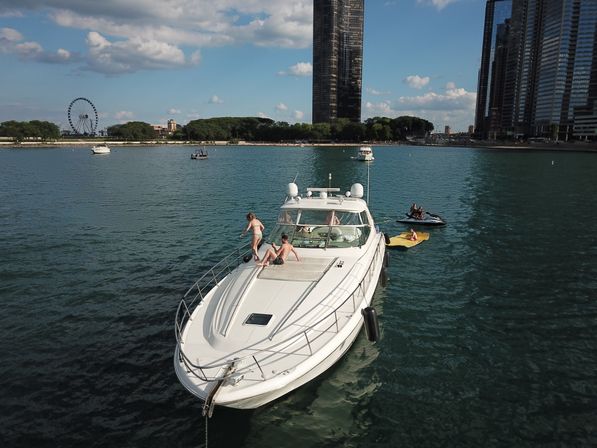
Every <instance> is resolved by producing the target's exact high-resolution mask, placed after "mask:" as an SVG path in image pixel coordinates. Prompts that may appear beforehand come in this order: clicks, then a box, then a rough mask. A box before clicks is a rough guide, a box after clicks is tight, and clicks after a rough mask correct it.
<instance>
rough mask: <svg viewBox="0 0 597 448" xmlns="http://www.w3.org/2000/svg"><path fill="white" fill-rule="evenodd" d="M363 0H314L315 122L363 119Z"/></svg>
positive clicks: (358, 120) (356, 120) (357, 120)
mask: <svg viewBox="0 0 597 448" xmlns="http://www.w3.org/2000/svg"><path fill="white" fill-rule="evenodd" d="M363 18H364V0H314V1H313V123H330V122H332V121H334V120H336V119H337V118H348V119H350V120H351V121H355V122H360V121H361V92H362V70H363Z"/></svg>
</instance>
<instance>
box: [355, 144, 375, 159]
mask: <svg viewBox="0 0 597 448" xmlns="http://www.w3.org/2000/svg"><path fill="white" fill-rule="evenodd" d="M356 160H359V161H361V162H372V161H373V160H375V157H373V150H372V149H371V147H370V146H361V147H360V148H359V153H358V154H357V157H356Z"/></svg>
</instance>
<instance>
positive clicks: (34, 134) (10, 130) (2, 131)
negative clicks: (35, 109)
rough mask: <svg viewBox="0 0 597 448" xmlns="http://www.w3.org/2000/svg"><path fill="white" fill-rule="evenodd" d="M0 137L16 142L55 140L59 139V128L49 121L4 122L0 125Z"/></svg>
mask: <svg viewBox="0 0 597 448" xmlns="http://www.w3.org/2000/svg"><path fill="white" fill-rule="evenodd" d="M0 137H12V138H14V139H15V140H17V141H21V140H24V139H26V138H41V139H42V140H50V139H57V138H60V128H58V126H56V125H55V124H54V123H50V122H49V121H39V120H33V121H14V120H13V121H5V122H3V123H0Z"/></svg>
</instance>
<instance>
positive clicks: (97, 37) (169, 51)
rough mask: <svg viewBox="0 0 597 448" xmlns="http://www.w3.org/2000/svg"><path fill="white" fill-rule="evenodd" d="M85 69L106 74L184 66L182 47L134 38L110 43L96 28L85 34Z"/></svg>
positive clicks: (185, 61)
mask: <svg viewBox="0 0 597 448" xmlns="http://www.w3.org/2000/svg"><path fill="white" fill-rule="evenodd" d="M87 46H88V48H89V59H88V66H87V67H85V68H86V69H88V70H93V71H97V72H100V73H105V74H120V73H134V72H136V71H139V70H151V69H164V68H174V67H184V66H185V65H187V60H186V58H185V55H184V53H183V52H182V50H181V49H180V48H178V47H176V46H174V45H170V44H167V43H165V42H158V41H155V40H143V39H141V38H138V37H135V38H132V39H129V40H126V41H115V42H110V41H109V40H108V39H106V38H105V37H104V36H102V35H101V34H100V33H98V32H96V31H92V32H90V33H88V34H87Z"/></svg>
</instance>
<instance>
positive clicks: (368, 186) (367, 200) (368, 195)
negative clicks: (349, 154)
mask: <svg viewBox="0 0 597 448" xmlns="http://www.w3.org/2000/svg"><path fill="white" fill-rule="evenodd" d="M367 204H368V205H370V204H369V163H367Z"/></svg>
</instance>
